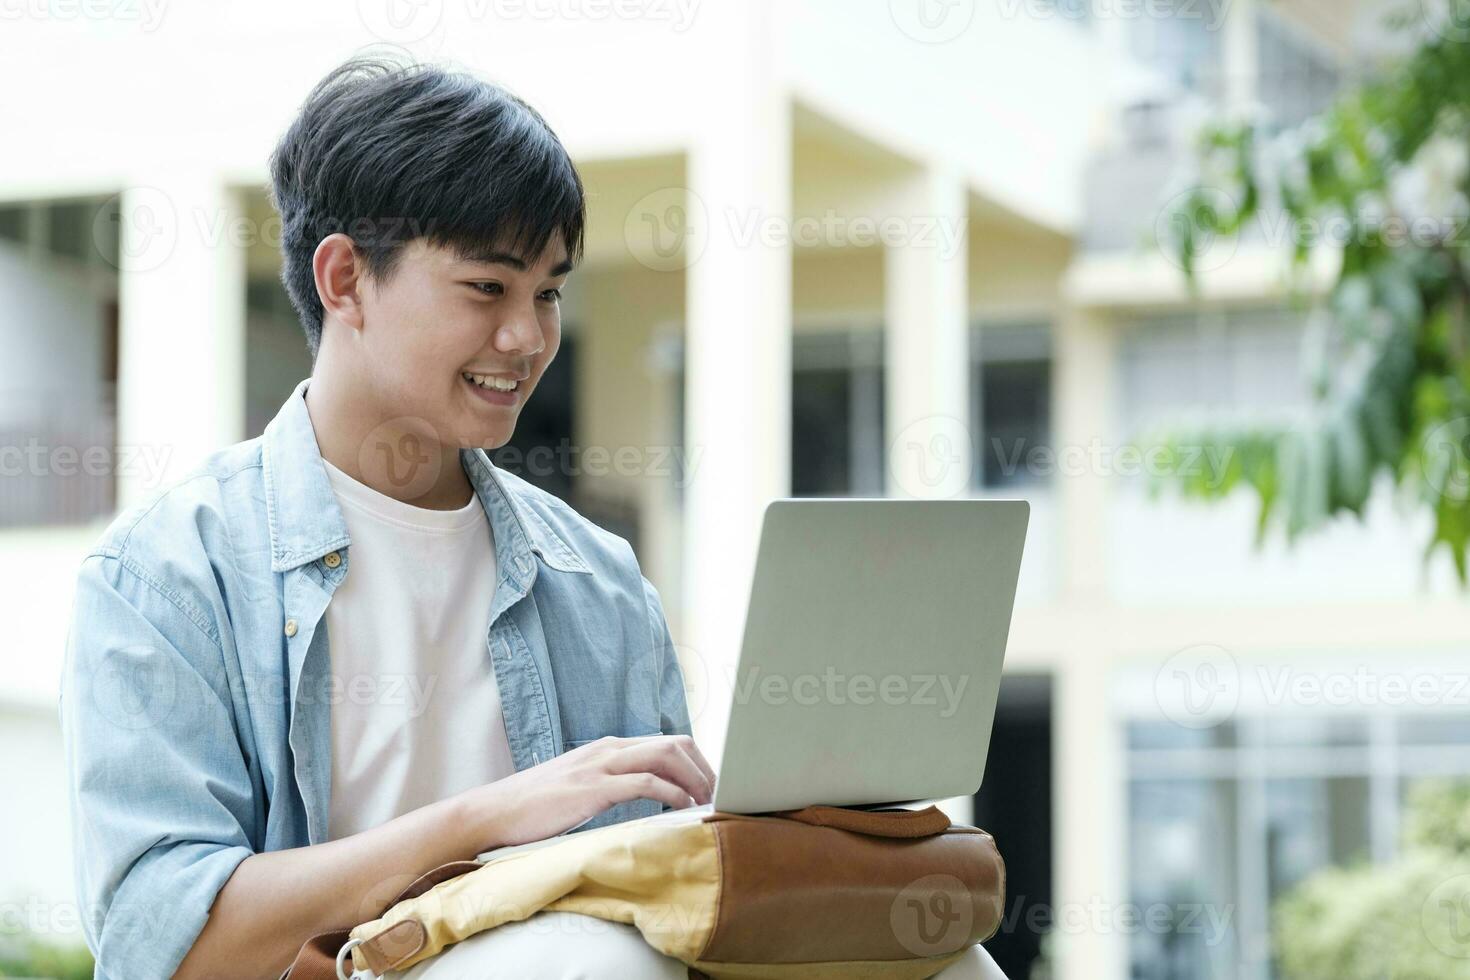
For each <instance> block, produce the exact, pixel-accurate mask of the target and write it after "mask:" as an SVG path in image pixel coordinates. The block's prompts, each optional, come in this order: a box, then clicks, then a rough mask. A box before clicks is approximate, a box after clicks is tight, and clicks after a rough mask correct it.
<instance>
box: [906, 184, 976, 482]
mask: <svg viewBox="0 0 1470 980" xmlns="http://www.w3.org/2000/svg"><path fill="white" fill-rule="evenodd" d="M894 203H895V207H894V213H895V215H897V216H898V217H899V218H901V219H902V223H901V226H902V227H903V228H904V229H905V233H904V235H903V241H902V242H900V243H897V244H889V245H887V247H886V249H885V251H884V273H883V288H884V292H883V309H884V359H885V375H884V379H885V380H884V384H885V389H884V391H885V396H886V408H885V418H886V421H885V428H886V429H887V437H888V438H887V440H886V441H887V445H888V494H889V496H893V497H918V498H935V497H957V496H962V495H965V494H967V493H968V492H969V490H970V466H971V460H972V458H973V454H974V441H975V438H976V433H973V432H971V431H970V394H969V375H970V364H969V358H970V345H969V329H970V324H969V294H968V285H967V281H966V273H967V271H968V270H967V262H968V259H967V250H968V236H967V230H968V220H967V216H968V201H967V195H966V191H965V185H964V183H963V181H961V180H960V179H959V178H958V177H957V176H955V175H953V174H950V173H948V172H945V171H938V170H925V171H922V172H920V173H916V174H914V175H913V176H912V177H910V178H908V179H906V180H905V181H904V182H903V183H902V184H901V185H900V186H899V187H898V188H897V192H896V195H895V199H894Z"/></svg>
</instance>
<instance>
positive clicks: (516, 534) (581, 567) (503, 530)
mask: <svg viewBox="0 0 1470 980" xmlns="http://www.w3.org/2000/svg"><path fill="white" fill-rule="evenodd" d="M310 383H311V379H310V378H306V379H304V380H302V381H301V382H300V383H299V384H298V385H297V386H296V389H295V390H294V391H293V392H292V393H291V397H290V398H288V399H287V400H286V404H285V405H284V406H282V408H281V410H280V412H278V413H277V415H276V417H275V418H274V419H272V420H271V422H270V424H269V425H267V426H266V429H265V433H264V435H263V437H262V441H263V444H264V445H263V454H262V469H263V471H264V481H265V504H266V514H267V519H268V524H269V527H270V537H271V542H270V543H271V569H272V571H276V572H284V571H287V570H289V569H292V568H297V567H299V566H301V565H304V564H306V563H307V562H310V561H315V560H316V559H318V558H321V557H322V556H323V555H326V554H327V553H329V552H332V551H338V550H340V549H342V548H345V547H347V546H348V545H349V544H351V539H350V538H349V536H348V534H347V523H346V521H345V520H343V517H342V511H341V509H340V508H339V507H338V506H337V498H336V495H335V494H334V493H333V492H332V486H331V483H330V482H329V481H328V480H327V471H326V468H325V467H324V466H323V465H322V461H321V460H322V457H321V450H320V448H319V447H318V446H317V441H316V433H315V430H314V429H313V428H312V424H311V416H310V415H309V414H308V413H307V410H306V398H305V395H306V389H307V386H308V385H309V384H310ZM460 462H461V463H462V464H463V466H464V469H465V473H466V475H468V476H469V478H470V482H471V483H472V484H473V485H474V488H475V494H476V496H478V497H479V498H480V504H481V506H483V507H484V508H485V514H486V517H487V518H488V519H489V521H490V526H491V528H492V531H493V533H494V536H495V544H496V555H497V558H498V560H499V562H500V566H501V568H502V570H503V572H502V573H503V574H504V575H507V576H509V577H510V578H511V579H512V581H513V582H514V584H515V586H516V588H517V589H518V590H521V593H522V594H523V595H524V594H525V591H526V590H529V589H530V587H531V582H532V581H534V573H533V567H532V563H531V560H530V557H529V556H530V555H531V554H532V553H534V554H536V555H538V556H540V558H541V560H542V561H544V562H546V563H547V564H548V565H550V566H551V567H553V568H556V569H559V570H561V571H565V572H587V573H589V574H590V572H591V569H590V568H589V567H588V565H587V562H586V561H585V560H584V559H583V558H582V556H581V555H580V554H578V553H577V551H576V550H575V549H574V548H573V547H572V545H571V544H570V543H569V542H568V541H567V540H566V539H565V538H563V537H562V536H560V535H558V534H557V533H556V532H555V531H554V530H552V529H551V527H550V526H549V525H548V524H547V523H546V522H545V521H543V520H542V519H541V518H540V517H538V516H537V515H536V514H535V513H534V512H533V511H532V510H531V509H530V508H528V507H526V505H525V504H524V503H523V502H521V501H520V500H518V499H517V495H516V494H515V493H512V492H510V491H509V490H508V488H507V487H506V485H505V480H504V479H503V478H502V477H501V476H500V475H499V474H498V473H497V472H496V468H495V465H494V464H493V463H492V462H491V461H490V457H489V455H488V454H487V453H486V452H485V450H483V449H461V450H460Z"/></svg>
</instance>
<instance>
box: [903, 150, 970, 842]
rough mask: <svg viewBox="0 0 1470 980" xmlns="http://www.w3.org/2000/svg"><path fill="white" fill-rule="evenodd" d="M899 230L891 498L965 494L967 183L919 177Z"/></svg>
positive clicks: (953, 809) (911, 180)
mask: <svg viewBox="0 0 1470 980" xmlns="http://www.w3.org/2000/svg"><path fill="white" fill-rule="evenodd" d="M893 210H894V215H895V216H896V217H898V218H899V219H901V220H900V221H899V222H898V223H897V227H901V228H903V229H904V234H903V236H902V238H901V240H899V241H895V242H889V243H888V244H887V245H886V247H885V251H884V253H883V256H884V262H883V310H884V317H883V319H884V324H883V327H884V329H883V337H884V394H885V399H886V408H885V413H884V416H885V423H884V425H885V428H886V429H887V433H886V434H887V440H886V442H887V445H888V467H887V486H888V495H889V496H890V497H912V498H935V497H956V496H963V495H966V494H968V493H969V491H970V466H971V459H972V458H973V453H974V442H975V438H976V435H977V434H976V433H973V432H971V426H970V391H969V387H970V367H969V365H970V343H969V331H970V317H969V307H970V303H969V285H968V281H967V273H968V243H969V239H968V226H969V222H968V213H969V202H968V195H967V194H966V191H965V185H964V182H963V181H962V180H961V179H960V178H959V177H958V176H957V175H955V174H952V173H949V172H947V171H944V170H923V171H920V172H918V173H915V174H913V175H912V176H910V177H908V178H906V179H905V180H903V181H902V182H901V183H900V184H899V186H898V187H897V188H896V194H895V197H894V209H893ZM940 807H941V809H943V810H944V811H945V813H947V814H949V816H950V818H951V819H952V820H955V821H957V822H960V823H970V822H971V821H973V820H974V819H975V805H974V800H973V799H972V798H971V797H968V796H958V797H954V798H952V799H948V800H944V801H942V802H941V803H940Z"/></svg>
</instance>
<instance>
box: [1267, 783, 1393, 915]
mask: <svg viewBox="0 0 1470 980" xmlns="http://www.w3.org/2000/svg"><path fill="white" fill-rule="evenodd" d="M1368 818H1369V809H1368V780H1367V779H1366V778H1363V777H1357V776H1352V777H1336V778H1322V779H1272V780H1269V781H1268V782H1267V783H1266V859H1267V869H1268V876H1269V879H1270V899H1271V901H1272V902H1274V901H1275V900H1276V899H1278V898H1280V897H1281V895H1282V894H1283V893H1284V892H1286V891H1287V890H1288V889H1290V888H1291V887H1292V886H1293V885H1295V884H1296V883H1297V882H1299V881H1301V880H1302V879H1303V878H1305V877H1306V876H1307V875H1309V874H1311V873H1312V872H1313V871H1316V870H1318V869H1319V868H1324V867H1327V866H1328V865H1338V866H1342V865H1346V864H1349V863H1351V862H1353V861H1354V860H1357V859H1359V858H1366V857H1367V856H1368V847H1369V831H1368Z"/></svg>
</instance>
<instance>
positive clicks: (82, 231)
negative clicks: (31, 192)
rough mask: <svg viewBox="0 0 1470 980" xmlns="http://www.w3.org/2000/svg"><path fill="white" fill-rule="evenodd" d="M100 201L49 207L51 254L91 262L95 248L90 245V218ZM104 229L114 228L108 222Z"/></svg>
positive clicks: (92, 216)
mask: <svg viewBox="0 0 1470 980" xmlns="http://www.w3.org/2000/svg"><path fill="white" fill-rule="evenodd" d="M101 203H102V202H100V201H63V202H60V203H58V204H53V205H51V208H50V211H51V214H50V219H51V221H50V224H51V241H50V247H51V251H52V252H53V253H55V254H56V255H60V256H62V257H64V258H68V259H75V260H76V261H78V262H87V261H90V260H91V258H92V255H93V254H94V253H95V252H96V251H97V247H96V246H95V245H93V244H92V225H93V219H94V218H96V217H97V208H98V207H99V206H100V205H101ZM103 227H104V228H107V229H111V228H114V227H116V226H115V225H112V224H110V223H108V224H105V225H103Z"/></svg>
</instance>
